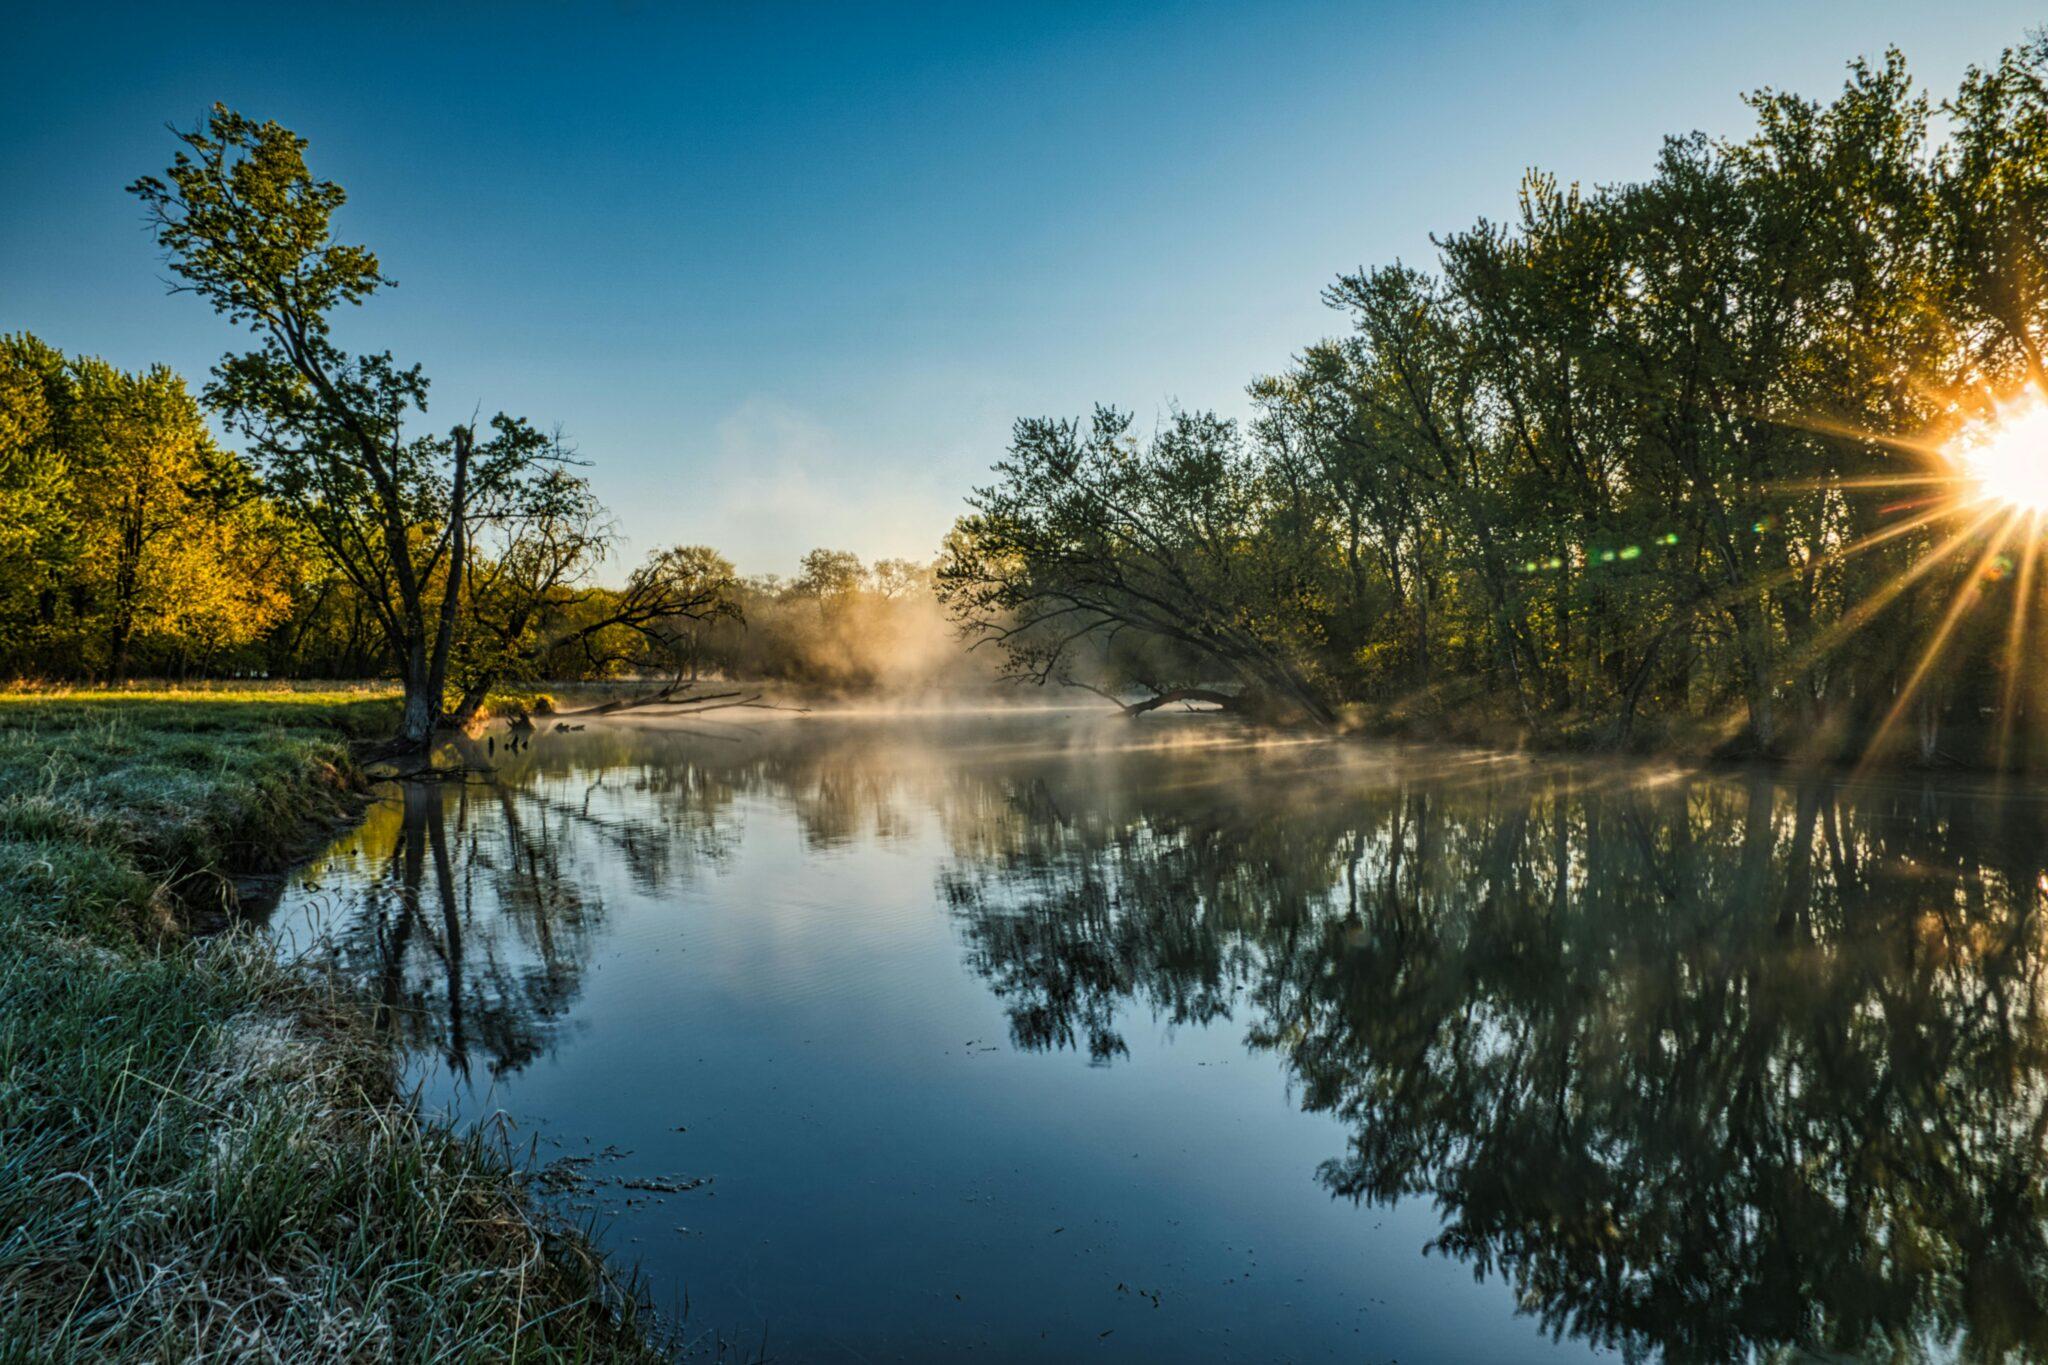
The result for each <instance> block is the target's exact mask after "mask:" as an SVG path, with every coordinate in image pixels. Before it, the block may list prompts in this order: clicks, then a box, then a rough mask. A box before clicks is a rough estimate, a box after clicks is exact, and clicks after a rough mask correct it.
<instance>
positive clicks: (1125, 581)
mask: <svg viewBox="0 0 2048 1365" xmlns="http://www.w3.org/2000/svg"><path fill="white" fill-rule="evenodd" d="M2044 71H2048V44H2044V43H2041V42H2035V43H2032V44H2030V45H2028V46H2026V47H2024V48H2021V49H2016V50H2015V51H2013V52H2009V53H2007V54H2005V56H2004V58H2003V59H2002V60H2001V62H2000V63H1999V65H1998V66H1997V67H1996V68H1993V69H1991V70H1989V71H1982V70H1973V71H1972V72H1971V73H1970V74H1969V75H1968V76H1967V77H1966V78H1965V80H1964V82H1963V85H1962V89H1961V93H1960V94H1959V95H1958V96H1957V98H1956V99H1955V100H1953V101H1951V102H1950V103H1949V104H1948V105H1947V106H1945V111H1946V113H1947V114H1948V130H1949V139H1948V140H1947V141H1945V142H1944V141H1940V140H1937V139H1935V138H1934V137H1932V136H1931V128H1930V119H1931V115H1932V112H1933V108H1932V105H1931V104H1930V102H1929V101H1928V99H1927V98H1926V97H1925V96H1923V95H1921V94H1919V93H1918V92H1917V91H1916V90H1915V89H1914V87H1913V84H1912V82H1911V80H1910V78H1909V77H1908V75H1907V72H1906V68H1905V64H1904V61H1903V59H1902V58H1900V57H1899V55H1898V54H1897V53H1891V54H1889V55H1888V56H1887V57H1886V59H1885V60H1884V61H1883V62H1882V63H1881V64H1875V65H1873V64H1867V63H1862V62H1858V63H1855V64H1853V65H1852V66H1851V68H1850V72H1849V78H1848V80H1847V82H1846V83H1845V85H1844V86H1843V88H1842V90H1841V92H1840V94H1839V95H1838V96H1837V97H1836V98H1835V99H1834V100H1832V101H1831V102H1817V101H1810V100H1805V99H1801V98H1798V97H1796V96H1792V95H1788V94H1782V93H1778V92H1769V91H1766V92H1763V93H1761V94H1758V95H1756V96H1754V97H1752V99H1751V100H1750V105H1751V108H1752V109H1753V111H1754V113H1755V119H1756V126H1755V128H1754V130H1753V131H1752V132H1751V133H1750V134H1749V135H1748V136H1747V137H1745V138H1741V139H1732V140H1730V139H1713V138H1709V137H1706V136H1704V135H1698V134H1696V135H1693V136H1690V137H1684V138H1674V139H1671V140H1669V141H1668V142H1667V143H1666V145H1665V147H1664V150H1663V153H1662V155H1661V156H1660V157H1659V159H1658V162H1657V165H1656V167H1655V170H1654V173H1653V174H1652V175H1651V176H1650V177H1649V178H1648V179H1646V180H1644V181H1642V182H1640V183H1635V184H1624V185H1617V186H1611V187H1604V188H1600V189H1597V190H1584V189H1582V188H1580V187H1578V186H1570V187H1565V186H1561V185H1560V184H1559V182H1558V181H1556V180H1555V179H1553V178H1551V177H1549V176H1546V175H1532V176H1530V177H1529V178H1528V179H1527V180H1526V181H1525V183H1524V185H1523V187H1522V193H1521V200H1520V207H1519V212H1518V213H1517V215H1516V216H1515V217H1514V218H1513V219H1512V220H1511V221H1509V222H1506V223H1493V222H1484V221H1482V222H1480V223H1479V224H1477V225H1475V226H1474V227H1472V228H1470V229H1469V230H1466V231H1464V232H1458V233H1452V234H1449V235H1447V236H1444V237H1442V238H1439V239H1438V245H1439V253H1440V260H1439V268H1438V270H1437V271H1436V273H1434V274H1431V273H1427V272H1423V271H1419V270H1416V269H1413V268H1411V267H1408V266H1402V265H1395V266H1391V267H1385V268H1380V269H1369V270H1362V271H1359V272H1358V273H1356V274H1351V275H1346V276H1344V277H1343V278H1341V279H1339V280H1338V281H1337V282H1336V283H1335V284H1334V285H1333V286H1331V288H1330V289H1329V290H1328V291H1327V292H1326V299H1327V301H1328V302H1329V303H1330V304H1331V306H1332V307H1334V308H1336V309H1338V310H1341V311H1342V312H1343V313H1344V314H1345V315H1346V317H1347V320H1348V322H1349V323H1350V330H1349V332H1348V334H1346V335H1342V336H1339V337H1336V338H1333V339H1329V340H1325V341H1322V342H1319V343H1317V344H1315V345H1313V346H1310V347H1309V348H1307V349H1306V350H1305V351H1304V352H1303V353H1302V354H1301V356H1300V357H1299V358H1298V359H1297V360H1296V362H1295V363H1294V365H1293V366H1292V367H1291V368H1289V369H1288V370H1287V371H1285V372H1284V373H1282V374H1279V375H1275V376H1272V377H1268V378H1262V379H1260V380H1258V381H1256V382H1255V383H1254V385H1253V387H1252V396H1253V398H1254V400H1255V402H1256V404H1257V409H1258V414H1257V417H1256V419H1255V420H1254V421H1253V423H1252V424H1251V425H1250V427H1249V429H1248V430H1247V431H1246V432H1244V433H1239V432H1238V431H1237V430H1236V429H1235V428H1234V427H1233V426H1232V424H1230V423H1226V422H1221V421H1218V420H1217V419H1215V418H1212V417H1207V416H1191V415H1188V414H1176V415H1175V416H1174V417H1172V418H1171V419H1170V420H1169V421H1168V423H1167V424H1166V425H1165V426H1164V427H1162V429H1161V430H1160V431H1159V432H1158V433H1157V434H1156V435H1154V436H1153V437H1152V438H1151V439H1150V440H1149V441H1145V442H1139V441H1136V440H1133V439H1132V438H1131V435H1130V433H1129V430H1128V428H1129V422H1128V419H1126V418H1123V417H1121V416H1118V415H1116V414H1112V413H1107V412H1099V413H1098V414H1097V417H1096V419H1095V421H1094V423H1093V426H1092V429H1091V430H1090V431H1087V432H1085V433H1084V432H1083V431H1082V430H1081V429H1080V428H1079V427H1078V425H1077V424H1073V423H1058V422H1043V421H1026V422H1020V423H1019V424H1018V427H1017V430H1016V436H1015V440H1014V442H1013V445H1012V448H1011V452H1010V455H1009V458H1008V459H1007V460H1005V461H1004V462H1003V463H1001V464H999V465H998V466H997V469H996V473H997V479H996V481H995V483H993V484H992V485H991V486H990V487H988V488H985V489H982V490H979V492H978V493H977V494H976V496H975V497H974V499H972V503H973V509H974V510H973V513H972V515H970V516H969V517H967V518H966V519H964V520H963V521H962V523H961V525H960V527H959V529H958V532H957V534H956V537H955V539H954V541H953V543H952V546H951V547H950V550H949V555H948V558H947V562H946V564H945V566H944V568H943V570H942V574H941V577H942V580H943V582H944V584H945V587H946V592H947V594H948V597H949V600H950V601H951V602H952V604H953V606H954V609H955V611H956V612H957V613H958V615H959V616H960V617H961V618H962V619H963V621H964V622H965V623H966V624H967V625H968V627H969V628H970V629H971V630H974V631H977V632H979V633H980V634H982V635H983V636H984V637H985V638H989V639H993V640H995V641H998V642H999V644H1000V646H1001V647H1002V648H1003V649H1004V651H1005V653H1006V655H1007V657H1008V659H1009V660H1010V664H1011V667H1012V669H1013V671H1014V672H1016V673H1018V674H1021V675H1023V676H1026V677H1029V678H1033V679H1037V680H1040V681H1043V680H1047V679H1052V678H1063V677H1069V676H1074V675H1076V674H1077V673H1078V674H1080V675H1084V676H1090V677H1093V678H1094V679H1095V680H1096V681H1098V682H1101V683H1103V684H1105V685H1108V686H1111V687H1114V688H1118V689H1122V688H1127V687H1132V686H1142V687H1145V688H1148V689H1153V690H1161V689H1165V688H1169V687H1174V686H1186V685H1194V684H1214V683H1228V684H1234V685H1235V686H1236V687H1237V688H1238V689H1240V690H1241V691H1242V692H1243V693H1245V694H1248V695H1250V694H1256V695H1259V696H1262V697H1265V698H1268V699H1270V700H1274V701H1277V702H1280V703H1282V704H1284V705H1286V706H1287V707H1288V708H1289V709H1293V710H1296V711H1300V712H1306V713H1307V714H1309V715H1311V716H1315V717H1318V718H1322V719H1331V718H1334V717H1336V716H1337V715H1338V714H1339V713H1340V712H1348V713H1350V714H1352V715H1354V716H1357V717H1359V718H1362V719H1366V720H1369V721H1374V722H1378V723H1402V724H1414V725H1417V726H1421V727H1424V728H1427V729H1429V730H1431V731H1434V732H1439V733H1441V732H1444V731H1446V730H1449V731H1452V732H1457V733H1465V734H1472V735H1495V736H1498V735H1501V734H1505V733H1519V734H1522V735H1534V736H1540V737H1544V738H1547V739H1550V740H1554V741H1555V740H1564V741H1579V742H1601V743H1610V744H1612V743H1622V744H1629V743H1650V742H1662V743H1686V744H1695V745H1701V746H1710V747H1711V746H1718V745H1721V744H1723V743H1725V742H1728V741H1731V740H1733V741H1735V742H1738V743H1740V744H1741V745H1742V746H1744V747H1746V748H1749V749H1753V750H1765V751H1770V752H1780V753H1803V754H1813V755H1822V756H1832V755H1840V754H1845V753H1854V752H1861V751H1862V750H1863V749H1864V748H1865V747H1866V746H1867V745H1869V744H1871V743H1872V742H1874V741H1877V740H1880V739H1888V740H1890V741H1891V742H1894V743H1901V742H1903V741H1902V737H1910V739H1911V740H1912V741H1913V745H1914V751H1915V752H1916V753H1917V755H1918V756H1919V757H1921V758H1923V759H1925V758H1931V757H1934V756H1935V755H1937V754H1938V753H1943V752H1947V753H1950V754H1951V755H1952V756H1957V757H1966V758H1970V759H1982V758H1987V757H1990V756H1991V747H1992V740H1993V736H1992V735H1991V734H1990V733H1989V730H1988V728H1987V726H1986V724H1985V721H1984V717H1985V716H1986V714H1987V713H1996V714H1998V715H1999V717H2000V720H2001V725H2002V726H2003V727H2004V730H2005V733H2004V735H2002V736H2001V738H2009V737H2010V735H2011V732H2012V730H2013V729H2014V728H2015V727H2016V728H2017V731H2018V732H2019V737H2020V738H2021V739H2022V740H2024V741H2026V742H2028V743H2029V744H2032V745H2035V746H2038V745H2040V744H2042V743H2043V742H2044V741H2048V725H2044V724H2042V723H2041V722H2042V719H2043V717H2044V716H2048V712H2044V710H2043V707H2042V705H2041V702H2042V700H2043V699H2041V698H2035V697H2031V696H2030V695H2028V692H2029V690H2030V689H2031V688H2032V687H2033V686H2034V684H2033V683H2032V682H2031V681H2030V680H2029V679H2028V678H2027V677H2025V675H2024V672H2023V663H2024V658H2023V656H2021V655H2016V654H2013V653H2011V652H2008V651H2007V649H2006V648H2005V634H2004V632H2005V630H2006V623H2007V622H2008V621H2010V620H2011V619H2013V617H2014V616H2015V613H2016V612H2017V611H2018V610H2020V608H2021V607H2022V606H2030V605H2031V604H2016V603H2015V602H2014V600H2013V599H2014V594H2015V593H2016V592H2017V591H2019V590H2020V584H2023V583H2026V582H2029V581H2036V582H2037V581H2038V580H2029V578H2028V576H2027V575H2025V574H2020V575H2017V578H2018V580H2019V581H2018V583H2016V582H2014V578H2015V575H2013V574H2011V573H2006V572H2002V571H2000V570H1998V569H1997V567H1996V566H1997V565H1998V564H1999V563H2000V562H2001V561H1999V560H1998V559H1997V556H1998V554H1999V553H2000V552H2001V551H2002V550H2010V551H2011V556H2010V557H2009V558H2010V559H2011V560H2016V559H2017V558H2019V557H2022V556H2025V555H2031V554H2033V553H2034V547H2033V545H2032V543H2031V540H2030V538H2023V537H2021V536H2019V535H2017V534H2014V533H2015V531H2016V529H2017V523H2016V521H2015V520H2014V519H2011V518H2007V517H2004V516H2002V515H1999V513H2001V512H2002V511H2003V509H1990V508H1982V507H1977V506H1974V505H1972V504H1970V503H1969V501H1968V499H1967V497H1965V496H1961V495H1959V494H1958V492H1957V491H1956V490H1954V489H1953V488H1949V489H1944V488H1943V487H1942V486H1941V483H1942V480H1943V478H1944V477H1945V476H1947V475H1948V473H1949V471H1948V470H1947V468H1946V467H1945V466H1943V465H1942V464H1941V462H1940V461H1939V460H1937V459H1935V458H1933V457H1932V456H1931V455H1930V451H1931V450H1932V448H1933V447H1935V446H1938V445H1939V444H1940V443H1941V442H1942V441H1943V440H1944V439H1946V437H1947V436H1948V435H1949V434H1950V433H1952V432H1954V431H1955V430H1956V429H1957V428H1958V427H1959V426H1960V424H1962V423H1963V422H1964V421H1966V420H1969V419H1970V418H1972V417H1973V416H1976V415H1978V414H1981V413H1984V412H1986V411H1988V410H1989V407H1990V405H1991V403H1992V402H1993V401H1994V400H1995V399H2003V398H2009V397H2010V395H2012V394H2014V393H2016V392H2017V391H2019V389H2020V388H2021V387H2022V386H2024V385H2026V384H2028V383H2029V382H2031V383H2032V384H2033V385H2034V386H2036V390H2037V391H2043V390H2041V389H2040V386H2041V384H2042V382H2043V376H2042V373H2041V369H2040V360H2039V356H2040V341H2039V338H2040V336H2041V333H2042V330H2043V328H2044V325H2048V292H2044V281H2048V234H2044V231H2043V229H2042V227H2041V224H2042V223H2043V222H2044V221H2048V213H2044V212H2043V209H2044V206H2048V93H2044V90H2048V87H2044V82H2043V73H2044ZM1987 512H1989V513H1992V515H1988V516H1987V515H1985V514H1986V513H1987ZM2008 562H2009V561H2008ZM1952 603H1960V604H1961V605H1960V606H1958V607H1956V609H1955V610H1954V611H1951V604H1952ZM1133 637H1136V638H1138V639H1140V640H1142V641H1144V642H1145V643H1144V646H1143V647H1142V648H1138V649H1132V648H1131V645H1130V641H1131V640H1132V638H1133ZM1923 658H1930V659H1933V660H1934V663H1933V664H1931V665H1929V666H1928V667H1925V668H1923V667H1921V662H1920V661H1921V660H1922V659H1923Z"/></svg>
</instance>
